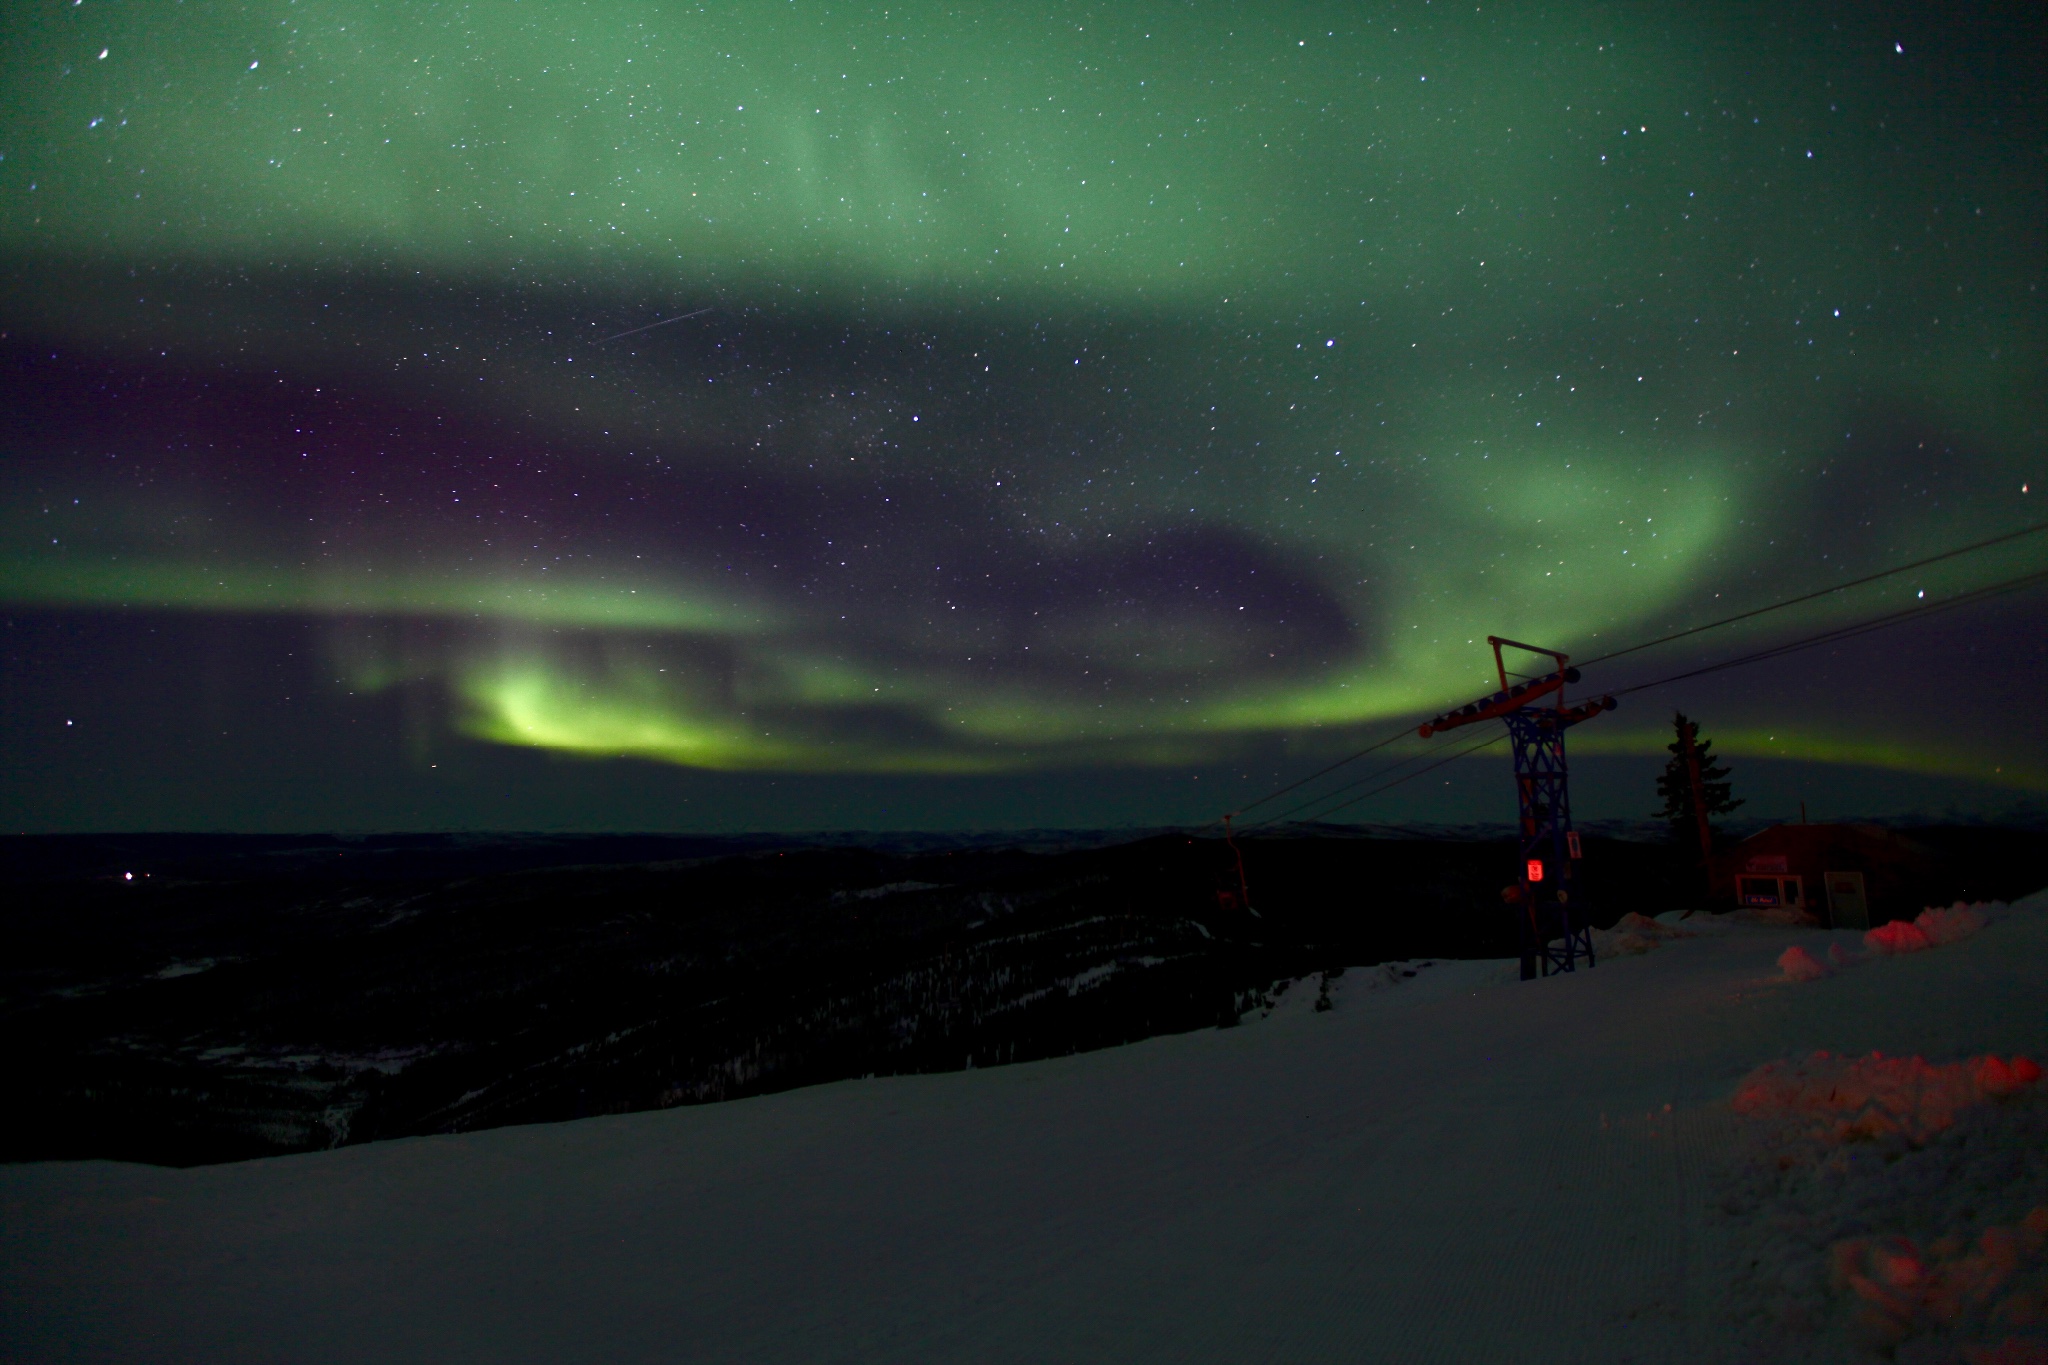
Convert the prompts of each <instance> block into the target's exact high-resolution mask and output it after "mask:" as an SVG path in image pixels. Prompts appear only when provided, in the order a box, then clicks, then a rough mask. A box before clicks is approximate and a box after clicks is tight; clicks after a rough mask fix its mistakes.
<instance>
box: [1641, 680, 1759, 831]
mask: <svg viewBox="0 0 2048 1365" xmlns="http://www.w3.org/2000/svg"><path fill="white" fill-rule="evenodd" d="M1689 724H1691V722H1690V721H1688V720H1687V719H1686V718H1685V712H1683V711H1674V712H1672V716H1671V728H1672V731H1673V737H1672V741H1671V743H1669V744H1667V745H1665V746H1664V747H1665V748H1667V749H1669V750H1670V751H1671V761H1670V762H1669V763H1666V764H1665V765H1664V774H1663V776H1661V777H1659V778H1658V779H1657V795H1659V796H1661V797H1663V798H1664V809H1662V810H1660V811H1658V812H1657V816H1656V818H1657V819H1659V820H1668V821H1670V822H1671V837H1672V838H1673V839H1677V840H1681V841H1683V840H1689V839H1691V838H1692V837H1693V830H1694V829H1695V827H1696V826H1695V825H1694V820H1693V809H1692V774H1691V773H1689V772H1688V771H1686V766H1685V727H1686V726H1687V725H1689ZM1692 747H1693V751H1694V752H1695V753H1697V754H1698V755H1699V764H1700V794H1701V796H1702V797H1704V798H1705V802H1706V807H1707V816H1708V818H1709V819H1712V818H1713V817H1714V816H1716V815H1726V814H1728V812H1730V811H1732V810H1734V809H1735V808H1736V807H1737V806H1739V805H1741V804H1742V798H1741V797H1738V796H1735V795H1733V787H1732V786H1731V784H1730V783H1729V781H1728V773H1729V770H1728V769H1727V768H1725V767H1722V766H1721V765H1720V764H1719V763H1717V762H1715V760H1714V741H1712V740H1710V739H1706V738H1704V737H1696V738H1695V739H1694V740H1693V745H1692Z"/></svg>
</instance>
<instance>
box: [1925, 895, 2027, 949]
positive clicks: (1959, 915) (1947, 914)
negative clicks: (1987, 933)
mask: <svg viewBox="0 0 2048 1365" xmlns="http://www.w3.org/2000/svg"><path fill="white" fill-rule="evenodd" d="M2004 908H2005V907H2004V906H2002V905H1997V904H1995V903H1994V904H1992V905H1982V904H1979V905H1965V904H1963V903H1962V902H1961V901H1957V902H1956V903H1955V904H1954V905H1951V906H1950V907H1948V909H1946V910H1944V909H1942V908H1940V907H1939V906H1936V907H1934V908H1933V909H1929V910H1922V911H1921V912H1920V916H1919V918H1918V919H1916V920H1914V921H1913V923H1914V924H1915V925H1917V926H1918V927H1919V930H1920V932H1921V933H1923V934H1925V935H1927V941H1928V942H1929V943H1931V944H1933V945H1934V946H1935V947H1937V948H1938V947H1940V946H1941V945H1942V944H1944V943H1954V942H1955V941H1957V940H1958V939H1965V938H1968V937H1969V936H1970V935H1972V934H1974V933H1976V932H1977V931H1978V930H1979V929H1982V928H1983V927H1984V926H1985V924H1986V923H1988V922H1989V915H1990V913H1991V912H1995V911H1997V910H2002V909H2004Z"/></svg>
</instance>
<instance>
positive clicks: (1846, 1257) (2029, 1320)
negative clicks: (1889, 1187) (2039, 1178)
mask: <svg viewBox="0 0 2048 1365" xmlns="http://www.w3.org/2000/svg"><path fill="white" fill-rule="evenodd" d="M2044 1252H2048V1205H2036V1206H2035V1207H2034V1208H2032V1209H2030V1210H2028V1212H2027V1214H2026V1216H2025V1217H2024V1218H2022V1219H2020V1220H2019V1226H2018V1227H2005V1226H2001V1225H1996V1224H1994V1225H1993V1226H1991V1227H1988V1228H1985V1229H1984V1230H1983V1231H1982V1232H1981V1233H1979V1234H1978V1235H1977V1240H1976V1245H1975V1246H1974V1247H1972V1246H1971V1245H1970V1243H1969V1241H1968V1240H1967V1239H1966V1238H1964V1237H1962V1236H1960V1235H1959V1234H1957V1233H1953V1232H1950V1233H1945V1234H1944V1235H1942V1236H1941V1237H1939V1238H1937V1239H1936V1240H1935V1241H1934V1242H1932V1243H1930V1244H1929V1245H1928V1246H1927V1247H1926V1248H1925V1249H1924V1250H1923V1249H1922V1248H1921V1247H1920V1246H1919V1245H1918V1244H1916V1243H1915V1242H1914V1241H1913V1240H1912V1239H1911V1238H1908V1237H1901V1236H1898V1235H1896V1234H1894V1235H1892V1236H1887V1237H1848V1238H1844V1239H1843V1240H1841V1241H1839V1242H1836V1243H1835V1244H1834V1245H1833V1246H1832V1247H1830V1248H1828V1280H1829V1285H1830V1287H1831V1288H1832V1289H1834V1291H1835V1292H1836V1293H1837V1294H1846V1295H1853V1296H1854V1303H1855V1306H1854V1308H1853V1309H1852V1317H1851V1322H1852V1324H1853V1335H1854V1336H1855V1337H1857V1338H1859V1339H1860V1341H1861V1342H1862V1344H1864V1345H1866V1346H1869V1347H1873V1348H1875V1349H1877V1350H1880V1351H1884V1350H1895V1349H1896V1348H1897V1347H1898V1345H1899V1344H1900V1343H1902V1342H1904V1341H1906V1340H1907V1339H1909V1338H1911V1337H1915V1336H1921V1335H1925V1334H1928V1333H1932V1332H1943V1333H1957V1331H1958V1329H1960V1334H1963V1335H1967V1336H1974V1337H1978V1338H1980V1340H1978V1341H1975V1342H1969V1343H1959V1344H1960V1346H1961V1352H1960V1354H1961V1358H1962V1359H1963V1360H1965V1361H1970V1362H1973V1363H1974V1362H1979V1361H1982V1362H1998V1365H2006V1362H2011V1365H2021V1363H2022V1362H2034V1361H2048V1336H2044V1335H2043V1334H2042V1332H2041V1330H2040V1329H2042V1328H2043V1327H2048V1255H2044ZM2027 1328H2033V1329H2034V1330H2033V1331H2032V1332H2026V1334H2025V1335H2021V1334H2020V1332H2022V1331H2025V1329H2027ZM2014 1329H2020V1331H2015V1330H2014ZM1986 1338H1988V1339H1986ZM2001 1338H2002V1339H2001ZM1912 1354H1913V1355H1915V1356H1918V1355H1921V1354H1922V1353H1921V1352H1917V1351H1916V1352H1913V1353H1912Z"/></svg>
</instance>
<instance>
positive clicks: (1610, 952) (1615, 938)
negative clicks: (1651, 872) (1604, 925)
mask: <svg viewBox="0 0 2048 1365" xmlns="http://www.w3.org/2000/svg"><path fill="white" fill-rule="evenodd" d="M1692 937H1693V932H1692V930H1690V929H1681V928H1679V927H1678V926H1677V925H1675V924H1668V923H1665V922H1664V921H1662V920H1656V919H1651V918H1650V917H1649V916H1648V915H1639V914H1637V913H1636V912H1635V911H1633V910H1631V911H1629V912H1628V913H1627V914H1626V915H1623V916H1622V917H1621V918H1620V919H1619V920H1616V921H1615V924H1614V927H1613V928H1612V929H1595V930H1594V931H1593V953H1594V956H1595V957H1596V958H1598V957H1629V956H1633V955H1634V954H1637V953H1647V952H1650V951H1651V950H1652V949H1654V948H1655V947H1656V946H1657V945H1658V944H1659V943H1662V942H1663V941H1664V940H1666V939H1673V938H1692Z"/></svg>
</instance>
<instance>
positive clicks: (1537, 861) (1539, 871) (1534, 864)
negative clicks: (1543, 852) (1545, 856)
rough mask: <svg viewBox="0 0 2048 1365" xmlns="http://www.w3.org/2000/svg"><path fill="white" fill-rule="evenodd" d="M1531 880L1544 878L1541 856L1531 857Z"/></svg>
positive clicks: (1536, 880)
mask: <svg viewBox="0 0 2048 1365" xmlns="http://www.w3.org/2000/svg"><path fill="white" fill-rule="evenodd" d="M1529 880H1530V881H1532V882H1540V881H1542V880H1543V860H1542V859H1541V858H1531V859H1530V860H1529Z"/></svg>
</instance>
